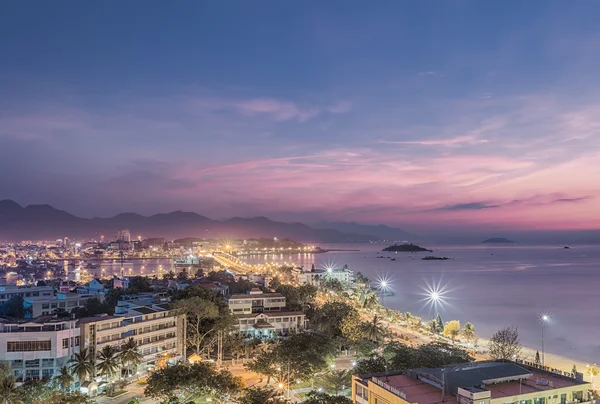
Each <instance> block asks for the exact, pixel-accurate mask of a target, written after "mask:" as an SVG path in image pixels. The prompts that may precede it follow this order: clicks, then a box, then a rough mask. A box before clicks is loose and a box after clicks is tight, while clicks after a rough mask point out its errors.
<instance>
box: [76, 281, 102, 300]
mask: <svg viewBox="0 0 600 404" xmlns="http://www.w3.org/2000/svg"><path fill="white" fill-rule="evenodd" d="M76 292H77V293H78V294H80V295H102V296H104V295H105V294H106V292H107V290H106V287H105V285H104V281H102V280H101V279H99V278H94V279H92V280H91V281H89V282H88V284H87V285H84V286H79V287H77V289H76Z"/></svg>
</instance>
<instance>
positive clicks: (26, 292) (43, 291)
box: [0, 286, 54, 303]
mask: <svg viewBox="0 0 600 404" xmlns="http://www.w3.org/2000/svg"><path fill="white" fill-rule="evenodd" d="M15 296H21V297H22V298H27V297H49V296H54V288H53V287H52V286H0V303H5V302H7V301H9V300H10V299H12V298H13V297H15Z"/></svg>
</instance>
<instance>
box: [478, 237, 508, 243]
mask: <svg viewBox="0 0 600 404" xmlns="http://www.w3.org/2000/svg"><path fill="white" fill-rule="evenodd" d="M482 243H491V244H494V243H496V244H497V243H514V241H512V240H509V239H507V238H502V237H492V238H488V239H487V240H483V241H482Z"/></svg>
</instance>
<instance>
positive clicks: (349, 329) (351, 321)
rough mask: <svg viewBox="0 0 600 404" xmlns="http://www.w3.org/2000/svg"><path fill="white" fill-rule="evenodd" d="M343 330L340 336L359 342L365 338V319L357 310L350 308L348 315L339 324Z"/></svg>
mask: <svg viewBox="0 0 600 404" xmlns="http://www.w3.org/2000/svg"><path fill="white" fill-rule="evenodd" d="M339 329H340V332H341V335H340V337H342V338H344V339H345V340H347V341H350V342H352V343H357V342H358V341H361V340H363V339H364V334H365V333H364V328H363V321H362V320H361V319H360V314H358V311H356V310H349V311H348V312H347V315H346V317H344V318H342V319H341V322H340V324H339Z"/></svg>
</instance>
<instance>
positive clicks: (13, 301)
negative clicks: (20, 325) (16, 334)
mask: <svg viewBox="0 0 600 404" xmlns="http://www.w3.org/2000/svg"><path fill="white" fill-rule="evenodd" d="M23 300H24V299H23V297H21V296H18V295H15V296H13V297H11V298H10V299H9V300H7V301H6V302H5V303H4V307H3V308H4V314H5V315H6V316H9V317H16V318H23V317H25V308H24V307H23Z"/></svg>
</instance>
